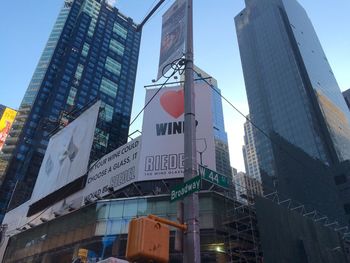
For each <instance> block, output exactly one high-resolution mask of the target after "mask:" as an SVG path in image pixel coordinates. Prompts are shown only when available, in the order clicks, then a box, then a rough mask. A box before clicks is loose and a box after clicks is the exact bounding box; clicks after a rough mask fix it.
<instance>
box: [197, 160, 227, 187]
mask: <svg viewBox="0 0 350 263" xmlns="http://www.w3.org/2000/svg"><path fill="white" fill-rule="evenodd" d="M198 175H199V176H201V177H202V179H204V180H206V181H208V182H210V183H213V184H216V185H218V186H221V187H226V188H228V185H229V183H228V180H229V179H228V177H227V176H225V175H222V174H218V173H217V172H214V171H212V170H210V169H208V168H206V167H204V166H201V165H198Z"/></svg>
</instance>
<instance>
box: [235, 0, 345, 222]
mask: <svg viewBox="0 0 350 263" xmlns="http://www.w3.org/2000/svg"><path fill="white" fill-rule="evenodd" d="M245 2H246V8H245V9H244V10H243V11H242V12H240V13H239V14H238V15H237V16H236V18H235V23H236V30H237V37H238V43H239V48H240V54H241V60H242V67H243V72H244V79H245V84H246V92H247V96H248V102H249V110H250V115H251V120H252V121H253V122H254V123H255V124H256V125H257V126H258V127H259V128H260V129H262V130H263V131H264V132H265V134H263V133H261V132H259V131H254V132H255V138H256V148H257V155H258V161H259V165H260V171H261V175H262V179H263V183H264V185H265V190H266V189H267V186H268V187H269V188H270V189H273V188H277V189H279V190H280V191H282V192H284V193H286V194H288V195H289V196H291V197H292V198H296V199H299V201H301V202H304V203H307V202H311V203H312V204H313V205H314V206H316V208H317V209H321V210H323V211H324V212H327V213H328V214H332V216H338V215H341V213H342V211H341V209H340V210H337V211H335V209H338V208H339V206H337V205H335V203H337V202H339V198H338V195H337V193H336V190H335V184H334V180H333V178H330V174H328V173H326V172H325V171H326V170H327V169H328V167H329V166H333V165H337V164H339V163H340V162H342V161H344V160H347V159H350V128H349V121H350V113H349V111H348V109H347V106H346V104H345V101H344V99H343V97H342V94H341V92H340V89H339V87H338V84H337V82H336V80H335V77H334V75H333V72H332V70H331V68H330V65H329V63H328V61H327V58H326V56H325V54H324V52H323V49H322V47H321V44H320V42H319V40H318V38H317V35H316V33H315V31H314V28H313V26H312V24H311V22H310V20H309V18H308V16H307V14H306V12H305V10H304V9H303V8H302V7H301V6H300V4H299V3H298V2H297V1H296V0H246V1H245ZM266 135H267V136H266ZM268 137H269V138H268ZM333 190H334V191H333ZM307 191H309V194H307ZM311 192H312V194H311ZM329 200H333V201H332V202H333V207H332V202H329ZM335 207H338V208H335Z"/></svg>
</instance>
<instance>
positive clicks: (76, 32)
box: [0, 0, 141, 220]
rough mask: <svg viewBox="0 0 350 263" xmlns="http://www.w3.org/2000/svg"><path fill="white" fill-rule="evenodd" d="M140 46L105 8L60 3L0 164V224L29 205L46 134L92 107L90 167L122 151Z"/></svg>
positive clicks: (129, 27) (70, 0) (98, 0)
mask: <svg viewBox="0 0 350 263" xmlns="http://www.w3.org/2000/svg"><path fill="white" fill-rule="evenodd" d="M140 38H141V32H139V31H137V25H136V24H135V23H134V22H133V20H132V19H131V18H129V17H126V16H124V15H123V14H121V13H120V12H119V11H118V9H116V8H114V7H111V6H109V5H108V4H107V3H106V2H105V1H104V0H66V1H65V2H64V5H63V8H62V9H61V11H60V13H59V15H58V18H57V20H56V23H55V25H54V28H53V30H52V32H51V34H50V36H49V39H48V42H47V44H46V46H45V48H44V51H43V53H42V55H41V57H40V60H39V63H38V65H37V67H36V69H35V72H34V75H33V77H32V79H31V81H30V84H29V86H28V89H27V91H26V93H25V95H24V98H23V100H22V103H21V105H20V107H19V112H18V115H17V117H16V119H15V122H14V125H13V128H12V130H11V132H10V137H11V139H8V140H7V141H6V143H5V146H4V148H3V150H2V154H1V156H0V158H1V159H2V160H4V161H6V163H7V164H6V170H5V171H6V172H4V173H3V174H1V175H0V176H1V178H2V180H3V184H2V185H1V191H0V200H1V201H0V211H1V212H0V215H1V220H2V216H3V215H4V213H5V212H6V210H7V208H8V207H9V208H12V207H16V206H17V205H19V204H21V203H23V202H24V201H25V200H27V199H28V198H29V197H30V195H31V191H32V189H33V186H34V184H35V180H36V176H37V174H38V171H39V168H40V164H41V161H42V159H43V156H44V153H45V150H46V147H47V144H48V140H49V138H50V135H52V133H53V131H54V130H55V129H56V128H57V126H60V125H61V126H65V125H66V124H67V121H69V119H70V118H71V117H72V116H74V115H75V116H76V115H78V114H79V112H80V111H81V110H82V109H84V108H85V107H86V105H88V104H91V102H92V101H95V100H97V99H100V100H101V101H102V107H103V109H104V110H103V112H102V113H101V116H100V117H101V121H100V123H99V124H98V125H97V128H96V131H95V134H96V135H98V136H97V137H98V140H96V141H95V142H94V145H93V149H92V151H93V152H94V153H95V155H93V159H96V158H98V157H99V156H102V155H104V154H105V153H106V152H108V151H111V150H112V149H115V148H117V147H118V146H120V145H122V144H124V143H126V141H127V136H128V131H129V122H130V114H131V106H132V101H133V93H134V85H135V78H136V70H137V61H138V54H139V45H140ZM11 156H13V157H11ZM13 189H15V190H14V193H13V194H12V192H13ZM10 198H11V204H9V201H10Z"/></svg>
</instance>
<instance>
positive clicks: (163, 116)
mask: <svg viewBox="0 0 350 263" xmlns="http://www.w3.org/2000/svg"><path fill="white" fill-rule="evenodd" d="M156 92H157V89H150V90H147V93H146V103H147V102H148V101H149V100H150V99H151V98H152V97H153V96H154V94H155V93H156ZM211 92H212V90H211V88H210V87H209V86H208V85H206V84H205V83H196V84H195V105H196V129H197V138H201V140H205V142H206V145H207V149H206V151H205V152H204V153H203V163H204V164H205V165H207V166H208V167H210V168H212V169H215V145H214V134H213V125H212V123H213V121H212V112H211V108H210V106H209V105H211V96H212V94H211ZM142 131H143V132H142V149H141V156H140V168H139V179H138V180H139V181H144V180H158V179H166V178H177V177H183V169H184V91H183V88H182V87H180V86H176V87H170V88H163V89H162V90H161V91H160V92H159V93H158V94H157V96H155V97H154V99H153V100H152V102H151V103H150V104H149V105H148V106H147V108H146V109H145V113H144V117H143V125H142ZM198 157H199V156H198Z"/></svg>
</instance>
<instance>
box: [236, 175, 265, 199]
mask: <svg viewBox="0 0 350 263" xmlns="http://www.w3.org/2000/svg"><path fill="white" fill-rule="evenodd" d="M233 182H234V185H235V188H236V197H237V200H238V201H240V202H242V203H249V202H250V203H251V202H253V200H254V199H255V196H261V195H262V194H263V191H262V186H261V182H260V181H259V180H257V179H255V178H253V177H251V176H249V175H247V174H246V173H244V172H238V173H237V174H236V175H235V176H234V178H233Z"/></svg>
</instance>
